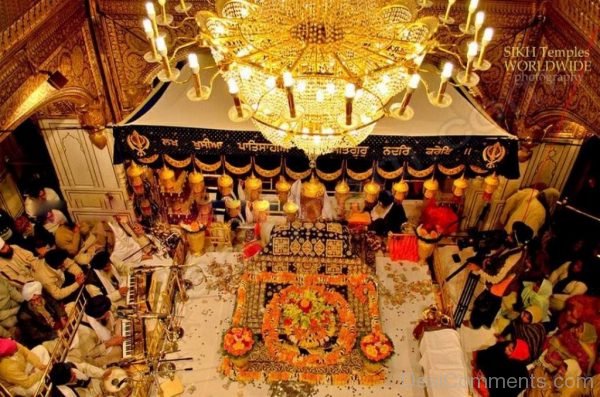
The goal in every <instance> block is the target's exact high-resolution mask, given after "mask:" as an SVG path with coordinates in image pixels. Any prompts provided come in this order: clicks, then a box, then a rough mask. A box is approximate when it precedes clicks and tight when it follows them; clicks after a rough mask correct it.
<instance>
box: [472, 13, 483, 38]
mask: <svg viewBox="0 0 600 397" xmlns="http://www.w3.org/2000/svg"><path fill="white" fill-rule="evenodd" d="M484 21H485V12H483V11H479V12H478V13H477V14H475V36H474V37H473V40H474V41H478V40H479V31H480V30H481V27H482V26H483V22H484Z"/></svg>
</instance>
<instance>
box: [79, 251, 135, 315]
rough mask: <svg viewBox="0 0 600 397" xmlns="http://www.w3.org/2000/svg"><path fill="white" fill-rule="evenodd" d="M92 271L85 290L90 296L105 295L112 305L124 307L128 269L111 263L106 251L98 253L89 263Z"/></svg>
mask: <svg viewBox="0 0 600 397" xmlns="http://www.w3.org/2000/svg"><path fill="white" fill-rule="evenodd" d="M90 266H91V268H92V271H91V272H90V275H89V277H88V279H87V286H86V290H87V291H88V293H89V294H90V296H96V295H106V296H107V297H108V298H109V299H110V300H111V301H112V303H113V304H114V305H117V306H118V305H125V300H124V299H123V298H124V297H125V295H126V294H127V278H126V277H127V273H128V271H127V270H128V269H127V268H126V267H125V265H124V264H123V263H119V262H112V261H111V259H110V255H109V254H108V252H106V251H100V252H98V253H97V254H96V255H94V257H93V258H92V260H91V262H90Z"/></svg>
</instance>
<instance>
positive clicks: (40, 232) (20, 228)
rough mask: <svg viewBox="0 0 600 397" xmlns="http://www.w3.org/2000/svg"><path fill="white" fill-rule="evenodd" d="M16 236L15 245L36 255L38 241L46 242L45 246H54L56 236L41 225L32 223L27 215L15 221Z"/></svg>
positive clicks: (14, 238)
mask: <svg viewBox="0 0 600 397" xmlns="http://www.w3.org/2000/svg"><path fill="white" fill-rule="evenodd" d="M15 229H16V232H17V233H15V234H16V236H13V239H12V241H14V244H16V245H18V246H19V247H21V248H24V249H26V250H27V251H30V252H33V253H35V249H36V245H37V242H38V241H45V243H46V244H44V245H51V246H53V245H54V236H53V235H52V233H50V232H49V231H48V230H46V229H45V228H44V226H43V225H42V224H40V223H36V224H34V223H32V222H31V221H30V220H29V218H27V217H26V216H25V215H22V216H20V217H18V218H17V219H16V220H15Z"/></svg>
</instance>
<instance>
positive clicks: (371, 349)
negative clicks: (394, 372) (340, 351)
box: [360, 331, 394, 363]
mask: <svg viewBox="0 0 600 397" xmlns="http://www.w3.org/2000/svg"><path fill="white" fill-rule="evenodd" d="M360 351H361V352H362V354H363V356H364V357H365V358H366V359H367V360H369V361H373V362H377V363H378V362H383V361H385V360H387V359H389V358H390V357H391V356H392V354H393V353H394V344H393V343H392V340H391V339H390V338H389V337H388V336H387V335H386V334H384V333H382V332H377V331H374V332H371V333H369V334H367V335H365V336H364V337H363V338H362V339H361V340H360Z"/></svg>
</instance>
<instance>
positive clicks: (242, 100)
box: [144, 0, 493, 159]
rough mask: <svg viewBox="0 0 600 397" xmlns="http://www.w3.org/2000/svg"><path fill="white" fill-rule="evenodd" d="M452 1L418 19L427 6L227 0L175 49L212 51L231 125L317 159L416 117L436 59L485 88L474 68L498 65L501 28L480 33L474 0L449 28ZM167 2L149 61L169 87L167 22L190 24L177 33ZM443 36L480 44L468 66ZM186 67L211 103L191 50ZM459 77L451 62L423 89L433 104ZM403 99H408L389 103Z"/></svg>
mask: <svg viewBox="0 0 600 397" xmlns="http://www.w3.org/2000/svg"><path fill="white" fill-rule="evenodd" d="M455 2H456V0H448V5H447V7H446V12H445V14H444V15H439V16H437V17H436V16H424V17H420V16H419V14H420V13H421V12H422V11H423V10H424V9H425V8H427V7H430V6H431V2H430V1H428V0H419V1H418V2H417V1H415V0H395V1H394V0H369V1H363V0H223V1H221V0H218V1H217V2H216V5H215V12H212V11H200V12H198V13H196V14H195V17H193V19H195V22H196V25H195V27H197V31H196V32H195V35H194V37H193V38H189V32H188V31H186V36H188V39H187V40H186V39H185V38H184V36H183V35H184V34H183V32H182V33H181V35H178V37H177V38H176V40H175V42H174V43H172V45H173V46H174V47H175V46H176V47H177V48H176V50H175V51H174V52H177V51H178V50H179V49H182V48H186V47H190V46H199V47H209V48H210V50H211V53H212V55H213V58H214V59H215V62H216V63H217V65H218V67H219V73H220V74H221V75H222V76H223V78H224V79H225V81H226V82H227V86H228V89H229V93H230V94H231V96H232V98H233V103H234V106H233V107H231V108H230V109H229V112H228V115H229V118H230V119H231V120H233V121H245V120H248V119H251V120H252V122H253V123H254V125H255V126H256V127H257V128H258V129H259V130H260V131H261V133H262V134H263V135H264V136H265V138H266V139H267V140H269V141H270V142H271V143H273V144H275V145H280V146H282V147H285V148H290V147H298V148H299V149H301V150H303V151H304V152H305V153H306V154H307V155H308V156H309V158H311V159H314V158H316V157H317V156H319V155H321V154H325V153H330V152H332V151H334V150H335V149H336V148H340V147H353V146H356V145H358V144H359V143H360V142H362V141H363V140H364V139H365V138H366V137H367V136H368V135H369V134H370V133H371V132H372V131H373V128H374V126H375V123H376V122H377V121H378V120H379V119H381V118H382V117H385V116H390V117H394V118H397V119H400V120H409V119H411V118H412V117H413V115H414V110H413V109H412V108H411V107H410V100H411V96H412V95H413V92H414V91H415V90H416V89H417V88H418V86H419V84H420V82H421V77H420V72H421V64H422V63H423V60H424V58H425V57H426V56H428V55H430V54H435V55H436V56H442V57H444V56H448V57H451V58H454V59H455V61H458V62H459V64H460V67H459V68H458V69H460V70H459V72H458V73H457V74H456V79H455V81H456V82H457V83H458V84H460V85H464V86H467V87H472V86H474V85H476V84H477V83H478V81H479V77H478V75H477V74H476V71H477V70H487V69H489V67H490V64H489V62H488V61H485V60H484V52H485V49H486V46H487V45H488V44H489V43H490V41H491V39H492V35H493V30H492V28H486V29H485V30H484V31H483V32H482V27H483V24H484V13H483V12H482V11H480V12H477V13H476V11H477V8H478V0H471V1H470V3H469V7H468V14H467V18H466V22H465V23H464V24H462V25H460V26H459V29H458V30H459V32H458V33H457V34H454V35H453V34H451V33H448V31H449V30H450V27H451V26H452V25H454V24H455V22H454V19H453V18H452V17H451V16H450V14H451V8H452V6H453V5H454V3H455ZM159 4H160V7H161V10H160V12H159V13H158V15H157V13H156V10H155V8H154V5H153V4H152V3H146V10H147V12H148V19H146V20H145V21H144V29H145V31H146V35H147V38H148V40H149V42H150V44H151V51H150V52H148V53H147V54H146V56H145V58H146V60H147V61H149V62H162V65H163V69H162V71H161V72H160V74H159V79H160V80H162V81H177V79H178V78H179V71H178V70H177V69H175V68H173V67H172V63H173V61H174V58H175V54H174V53H172V54H171V55H169V52H168V50H167V43H166V42H165V37H164V35H163V34H162V31H161V28H159V25H163V26H165V27H166V28H169V29H171V30H173V31H177V30H178V29H181V26H180V27H175V26H173V24H172V21H173V17H172V15H169V14H168V13H167V5H166V0H159ZM190 8H191V6H190V5H189V4H186V3H185V1H184V0H180V2H179V4H178V5H177V6H176V7H175V10H176V11H177V12H178V13H182V14H185V15H186V16H187V19H192V16H191V15H190V13H189V12H190ZM184 21H185V19H184ZM443 30H446V32H445V33H446V34H445V35H443V37H450V40H452V41H458V39H459V38H461V37H464V36H470V37H471V38H472V41H471V42H470V43H469V45H468V48H467V49H466V50H467V51H466V61H465V62H463V61H462V57H461V56H460V52H461V51H460V50H459V49H458V48H457V45H456V44H455V43H454V42H451V43H445V42H444V41H443V40H442V38H441V36H442V34H441V32H442V31H443ZM177 33H178V32H177ZM447 40H448V39H446V41H447ZM189 66H190V69H191V70H192V73H193V76H192V80H193V82H194V87H193V88H191V89H190V90H189V91H188V98H189V99H190V100H193V101H198V100H205V99H207V98H208V97H209V95H210V91H211V87H209V86H205V85H203V82H202V81H201V79H200V65H199V63H198V57H197V56H196V55H195V54H194V53H190V54H189ZM453 70H454V65H453V63H451V62H446V63H445V64H444V65H443V68H442V72H441V76H440V84H439V87H438V88H437V89H435V88H434V89H432V90H429V87H427V85H426V84H422V85H423V86H425V88H426V89H427V90H428V97H429V101H430V102H431V104H433V105H434V106H438V107H446V106H449V105H450V104H451V102H452V98H451V97H450V96H449V95H448V94H447V93H446V88H447V85H448V83H449V80H450V79H451V78H452V76H453ZM402 92H404V95H403V97H402V100H401V101H400V102H397V103H390V102H391V101H392V98H394V97H395V96H396V95H398V94H400V93H402Z"/></svg>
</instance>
